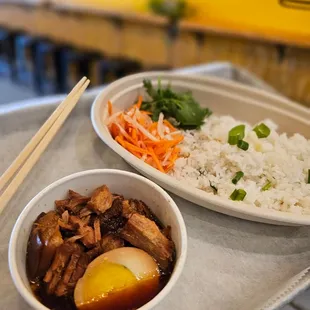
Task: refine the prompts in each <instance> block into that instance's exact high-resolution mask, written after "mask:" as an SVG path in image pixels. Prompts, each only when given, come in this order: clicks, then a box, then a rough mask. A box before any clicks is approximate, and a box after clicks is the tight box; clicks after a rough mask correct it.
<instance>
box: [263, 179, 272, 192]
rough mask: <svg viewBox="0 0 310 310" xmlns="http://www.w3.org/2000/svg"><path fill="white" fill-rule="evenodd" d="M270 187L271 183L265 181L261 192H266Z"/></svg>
mask: <svg viewBox="0 0 310 310" xmlns="http://www.w3.org/2000/svg"><path fill="white" fill-rule="evenodd" d="M271 187H272V183H271V182H270V181H267V183H266V184H265V185H264V186H263V187H262V191H263V192H264V191H268V189H270V188H271Z"/></svg>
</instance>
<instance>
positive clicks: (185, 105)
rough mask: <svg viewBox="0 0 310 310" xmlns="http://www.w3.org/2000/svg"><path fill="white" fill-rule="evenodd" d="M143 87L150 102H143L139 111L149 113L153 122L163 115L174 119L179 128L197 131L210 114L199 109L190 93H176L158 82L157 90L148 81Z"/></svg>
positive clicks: (207, 110)
mask: <svg viewBox="0 0 310 310" xmlns="http://www.w3.org/2000/svg"><path fill="white" fill-rule="evenodd" d="M143 85H144V88H145V90H146V92H147V93H148V95H149V96H150V97H151V101H146V102H143V103H142V106H141V110H145V111H149V112H151V113H152V119H153V121H157V120H158V117H159V114H160V113H163V114H164V116H165V118H174V119H175V120H176V122H177V124H178V125H177V126H178V127H180V128H184V129H197V128H199V127H200V126H201V125H202V124H203V122H204V119H205V117H207V116H210V115H211V113H212V112H211V111H210V110H209V109H204V108H202V107H200V105H199V103H198V102H197V101H196V100H195V99H194V97H193V95H192V93H191V92H185V93H176V92H174V91H172V89H171V86H170V85H168V86H167V87H162V86H161V81H160V80H159V81H158V87H157V89H155V88H154V87H153V85H152V82H151V81H150V80H144V81H143Z"/></svg>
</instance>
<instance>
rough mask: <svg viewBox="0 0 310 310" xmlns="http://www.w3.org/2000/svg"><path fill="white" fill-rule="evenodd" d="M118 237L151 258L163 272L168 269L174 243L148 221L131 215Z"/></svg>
mask: <svg viewBox="0 0 310 310" xmlns="http://www.w3.org/2000/svg"><path fill="white" fill-rule="evenodd" d="M120 236H121V237H122V238H124V239H125V240H126V241H128V242H130V243H131V244H132V245H134V246H135V247H137V248H140V249H142V250H144V251H145V252H147V253H149V254H150V255H151V256H153V257H154V258H155V260H156V261H157V263H158V264H159V266H160V267H161V268H162V269H163V270H164V271H166V270H168V269H169V268H170V265H171V263H172V262H173V258H174V243H173V242H172V241H170V240H169V239H168V238H167V237H165V236H164V235H163V234H162V232H161V231H160V230H159V228H158V226H157V225H156V224H155V223H154V222H153V221H151V220H150V219H148V218H146V217H145V216H143V215H141V214H138V213H133V214H132V215H131V216H130V218H129V219H128V222H127V224H126V225H125V226H124V228H123V229H122V231H121V233H120Z"/></svg>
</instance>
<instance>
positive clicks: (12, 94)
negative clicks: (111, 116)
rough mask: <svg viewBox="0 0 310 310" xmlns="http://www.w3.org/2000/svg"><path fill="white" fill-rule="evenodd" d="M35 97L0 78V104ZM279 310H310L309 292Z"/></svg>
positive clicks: (22, 88)
mask: <svg viewBox="0 0 310 310" xmlns="http://www.w3.org/2000/svg"><path fill="white" fill-rule="evenodd" d="M36 96H37V95H36V94H35V92H34V91H31V90H29V89H28V88H27V87H25V86H20V85H14V84H12V83H11V82H10V81H9V80H8V79H5V78H1V77H0V104H3V103H10V102H14V101H20V100H26V99H31V98H34V97H36ZM281 310H310V291H307V292H305V293H303V294H301V296H298V297H297V298H296V299H295V300H294V301H293V302H292V303H291V304H290V305H287V306H285V307H283V308H282V309H281Z"/></svg>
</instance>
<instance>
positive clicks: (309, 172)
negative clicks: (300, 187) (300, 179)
mask: <svg viewBox="0 0 310 310" xmlns="http://www.w3.org/2000/svg"><path fill="white" fill-rule="evenodd" d="M308 184H310V169H308Z"/></svg>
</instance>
